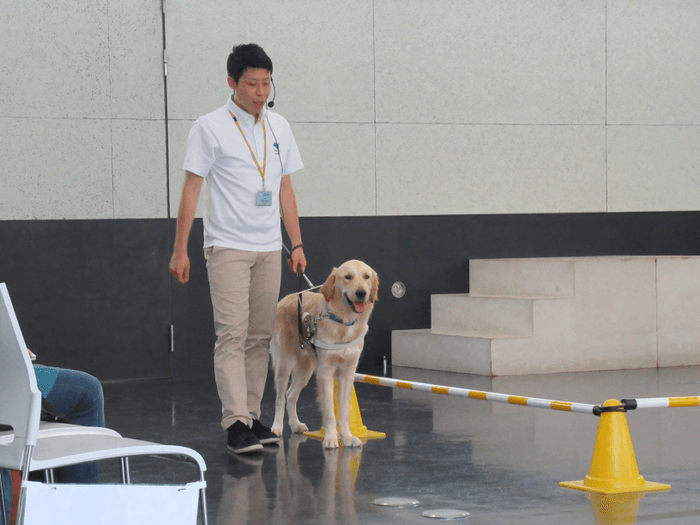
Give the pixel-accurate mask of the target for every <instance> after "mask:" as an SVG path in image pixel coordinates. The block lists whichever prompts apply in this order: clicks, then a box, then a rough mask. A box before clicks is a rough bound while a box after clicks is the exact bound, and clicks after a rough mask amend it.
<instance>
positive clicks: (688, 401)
mask: <svg viewBox="0 0 700 525" xmlns="http://www.w3.org/2000/svg"><path fill="white" fill-rule="evenodd" d="M620 403H622V405H623V406H624V407H625V409H627V410H636V409H638V408H685V407H696V406H700V397H698V396H685V397H647V398H642V399H622V400H621V401H620Z"/></svg>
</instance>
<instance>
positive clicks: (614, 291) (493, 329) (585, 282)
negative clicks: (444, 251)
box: [392, 257, 700, 376]
mask: <svg viewBox="0 0 700 525" xmlns="http://www.w3.org/2000/svg"><path fill="white" fill-rule="evenodd" d="M665 259H668V258H665ZM475 262H477V264H476V267H477V268H478V269H477V271H475V272H474V273H473V274H471V275H470V281H471V282H473V283H474V285H476V281H475V279H477V278H478V277H479V276H484V278H485V279H486V280H488V279H493V275H494V273H490V272H489V271H487V270H489V269H490V270H494V269H495V270H497V271H498V272H500V270H504V273H500V275H501V276H505V277H503V278H504V279H505V280H509V279H510V282H511V285H512V287H511V289H508V290H506V289H505V288H502V289H501V290H500V292H499V293H503V294H504V295H505V296H506V297H500V298H496V297H492V296H490V295H488V294H491V293H496V292H498V291H499V290H498V288H499V286H497V283H496V282H495V281H493V282H491V283H490V284H488V283H487V285H482V286H474V287H476V289H477V290H478V292H479V293H478V294H474V293H470V294H468V295H465V294H458V295H456V296H454V297H450V296H436V297H435V298H433V308H434V312H433V313H432V323H433V326H432V329H429V330H418V331H415V330H406V331H401V332H395V333H394V334H395V335H394V336H393V337H392V362H393V363H394V364H396V365H397V366H407V367H416V368H425V369H431V370H444V371H450V372H461V373H472V374H487V375H492V376H501V375H520V374H538V373H550V372H576V371H590V370H621V369H631V368H647V367H656V366H659V365H660V364H661V363H664V362H670V360H671V359H674V361H672V363H673V364H674V365H679V364H682V365H695V364H700V356H699V354H698V352H697V351H695V352H692V351H691V350H692V349H696V348H697V344H696V342H695V341H697V339H695V340H694V341H693V342H687V343H686V342H685V340H683V341H681V344H679V343H678V341H677V340H679V337H677V336H676V335H675V332H673V330H672V329H671V328H672V327H675V326H683V327H684V332H685V331H688V332H690V333H692V334H697V333H700V329H698V328H697V327H698V326H700V311H699V310H700V308H697V306H698V305H699V304H700V299H696V297H698V296H700V294H696V293H694V291H695V289H696V288H698V286H695V283H696V282H700V277H699V276H700V258H692V260H688V259H687V258H670V259H669V260H659V258H654V257H594V258H579V259H554V260H545V261H533V260H523V261H503V260H499V261H488V263H489V264H486V263H484V264H480V262H479V261H475ZM521 262H522V263H523V264H522V265H521V264H520V263H521ZM540 262H541V264H540ZM490 263H493V264H490ZM527 267H530V268H535V269H536V270H537V273H538V277H537V278H535V279H532V280H528V279H524V278H523V279H519V278H518V275H519V272H520V271H521V270H523V269H524V268H527ZM543 268H544V269H548V270H549V271H550V272H551V273H550V275H552V278H553V279H552V282H553V283H557V284H547V282H546V280H545V279H544V273H543V272H542V270H543ZM498 272H495V273H498ZM569 278H571V280H572V281H571V282H567V279H569ZM689 288H692V292H688V291H687V290H688V289H689ZM684 290H685V291H684ZM483 294H486V296H484V295H483ZM528 295H529V296H530V298H527V299H525V297H526V296H528ZM671 312H673V313H671ZM669 320H673V322H670V321H669ZM667 334H668V335H667ZM674 338H675V339H674ZM676 346H678V347H679V348H676Z"/></svg>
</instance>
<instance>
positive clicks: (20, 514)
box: [17, 445, 34, 525]
mask: <svg viewBox="0 0 700 525" xmlns="http://www.w3.org/2000/svg"><path fill="white" fill-rule="evenodd" d="M33 451H34V447H33V446H31V445H27V447H26V448H25V450H24V457H23V458H22V487H21V488H20V490H19V504H18V505H17V523H18V525H22V524H23V523H24V507H25V505H26V504H27V488H26V487H25V484H26V482H27V481H29V469H30V467H31V463H32V452H33Z"/></svg>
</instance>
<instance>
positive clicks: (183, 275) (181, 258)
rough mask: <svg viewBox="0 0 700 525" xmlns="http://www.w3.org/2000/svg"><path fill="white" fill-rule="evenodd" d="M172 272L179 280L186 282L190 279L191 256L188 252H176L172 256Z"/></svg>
mask: <svg viewBox="0 0 700 525" xmlns="http://www.w3.org/2000/svg"><path fill="white" fill-rule="evenodd" d="M170 273H172V274H173V276H174V277H175V279H177V282H179V283H182V284H185V283H187V281H189V280H190V258H189V257H188V256H187V254H186V253H185V254H176V253H173V256H172V257H171V258H170Z"/></svg>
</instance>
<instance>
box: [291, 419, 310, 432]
mask: <svg viewBox="0 0 700 525" xmlns="http://www.w3.org/2000/svg"><path fill="white" fill-rule="evenodd" d="M289 425H290V426H291V427H292V432H294V433H296V434H301V433H303V432H306V431H307V430H309V427H307V426H306V425H305V424H304V423H302V422H301V421H300V422H299V423H295V424H292V423H290V424H289Z"/></svg>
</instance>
